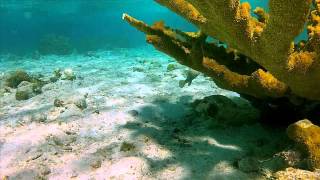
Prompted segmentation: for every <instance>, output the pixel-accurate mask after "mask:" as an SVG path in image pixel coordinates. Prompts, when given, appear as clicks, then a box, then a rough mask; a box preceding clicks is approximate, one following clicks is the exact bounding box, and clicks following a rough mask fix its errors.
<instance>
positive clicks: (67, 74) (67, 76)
mask: <svg viewBox="0 0 320 180" xmlns="http://www.w3.org/2000/svg"><path fill="white" fill-rule="evenodd" d="M61 79H63V80H69V81H73V80H75V79H76V75H75V74H74V72H73V70H72V69H70V68H68V69H65V70H64V71H63V75H62V78H61Z"/></svg>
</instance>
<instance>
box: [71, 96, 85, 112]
mask: <svg viewBox="0 0 320 180" xmlns="http://www.w3.org/2000/svg"><path fill="white" fill-rule="evenodd" d="M74 104H75V105H76V106H77V107H78V108H79V109H81V110H84V109H86V108H87V107H88V105H87V100H86V99H85V98H81V99H78V100H77V101H76V102H74Z"/></svg>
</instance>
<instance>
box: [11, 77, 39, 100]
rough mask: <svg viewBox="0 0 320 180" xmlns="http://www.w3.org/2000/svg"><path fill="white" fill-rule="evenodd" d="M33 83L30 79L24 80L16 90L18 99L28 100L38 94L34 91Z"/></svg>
mask: <svg viewBox="0 0 320 180" xmlns="http://www.w3.org/2000/svg"><path fill="white" fill-rule="evenodd" d="M33 88H34V86H33V84H32V83H30V82H28V81H22V82H21V83H20V84H19V86H18V88H17V91H16V96H15V97H16V100H18V101H21V100H27V99H30V98H32V97H34V96H36V93H34V91H33Z"/></svg>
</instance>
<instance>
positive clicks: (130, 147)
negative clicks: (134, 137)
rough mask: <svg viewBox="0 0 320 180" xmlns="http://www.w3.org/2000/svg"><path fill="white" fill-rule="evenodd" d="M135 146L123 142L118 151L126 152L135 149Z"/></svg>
mask: <svg viewBox="0 0 320 180" xmlns="http://www.w3.org/2000/svg"><path fill="white" fill-rule="evenodd" d="M135 148H136V146H135V145H134V144H132V143H128V142H123V143H122V144H121V147H120V151H123V152H128V151H133V150H135Z"/></svg>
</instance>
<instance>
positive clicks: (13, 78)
mask: <svg viewBox="0 0 320 180" xmlns="http://www.w3.org/2000/svg"><path fill="white" fill-rule="evenodd" d="M31 80H32V78H31V76H30V75H29V74H28V73H27V72H25V71H23V70H16V71H14V72H11V73H10V74H9V76H8V77H7V78H6V80H5V85H6V86H8V87H11V88H17V87H18V85H19V84H20V83H21V82H22V81H27V82H31Z"/></svg>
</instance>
